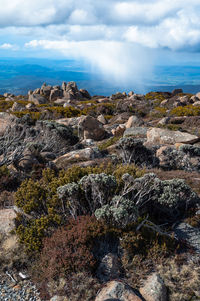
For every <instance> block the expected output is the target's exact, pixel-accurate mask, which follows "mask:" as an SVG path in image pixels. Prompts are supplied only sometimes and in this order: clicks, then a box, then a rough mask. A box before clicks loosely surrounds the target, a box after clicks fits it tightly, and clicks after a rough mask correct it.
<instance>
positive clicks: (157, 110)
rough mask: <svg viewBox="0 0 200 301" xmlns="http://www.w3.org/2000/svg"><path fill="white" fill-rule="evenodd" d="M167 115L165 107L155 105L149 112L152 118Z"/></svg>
mask: <svg viewBox="0 0 200 301" xmlns="http://www.w3.org/2000/svg"><path fill="white" fill-rule="evenodd" d="M165 116H167V109H166V108H162V107H155V108H154V110H153V111H152V112H151V117H154V118H162V117H165Z"/></svg>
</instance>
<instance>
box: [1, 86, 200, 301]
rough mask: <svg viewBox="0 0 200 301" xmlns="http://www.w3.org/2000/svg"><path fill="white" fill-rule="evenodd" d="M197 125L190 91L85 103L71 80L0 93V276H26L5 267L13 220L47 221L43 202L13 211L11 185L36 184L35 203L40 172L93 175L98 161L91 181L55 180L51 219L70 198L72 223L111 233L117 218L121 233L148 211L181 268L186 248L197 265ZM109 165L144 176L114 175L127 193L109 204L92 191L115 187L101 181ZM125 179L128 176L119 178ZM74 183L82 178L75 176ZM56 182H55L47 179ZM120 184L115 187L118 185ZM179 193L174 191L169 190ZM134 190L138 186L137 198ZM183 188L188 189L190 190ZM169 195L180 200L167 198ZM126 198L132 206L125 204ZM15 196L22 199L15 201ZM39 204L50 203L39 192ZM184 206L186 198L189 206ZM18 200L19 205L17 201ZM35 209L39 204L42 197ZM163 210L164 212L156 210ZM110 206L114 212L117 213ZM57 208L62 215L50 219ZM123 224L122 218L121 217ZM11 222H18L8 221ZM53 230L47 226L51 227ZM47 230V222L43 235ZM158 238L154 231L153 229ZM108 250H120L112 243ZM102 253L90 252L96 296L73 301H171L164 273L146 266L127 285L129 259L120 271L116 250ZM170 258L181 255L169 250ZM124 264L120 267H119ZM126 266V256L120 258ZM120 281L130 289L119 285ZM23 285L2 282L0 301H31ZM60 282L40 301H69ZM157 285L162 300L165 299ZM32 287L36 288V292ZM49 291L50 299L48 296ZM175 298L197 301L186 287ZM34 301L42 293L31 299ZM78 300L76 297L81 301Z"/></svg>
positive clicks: (199, 106)
mask: <svg viewBox="0 0 200 301" xmlns="http://www.w3.org/2000/svg"><path fill="white" fill-rule="evenodd" d="M199 125H200V93H197V94H196V95H190V94H185V93H183V91H182V90H180V89H178V90H174V91H173V92H172V93H170V92H166V93H164V92H150V93H148V94H146V95H139V94H135V93H134V92H130V93H128V94H126V93H125V92H123V93H116V94H114V95H111V96H109V97H106V96H98V95H97V96H91V95H90V94H89V92H88V91H86V90H83V89H80V90H79V89H78V87H77V85H76V83H74V82H69V83H63V84H62V86H61V87H60V86H49V85H46V84H43V85H42V87H41V88H38V89H36V90H35V91H29V93H28V95H26V96H15V95H12V94H8V93H5V94H4V95H2V96H0V168H1V171H0V181H1V182H0V184H1V185H2V187H0V206H1V211H0V221H1V224H4V227H1V229H0V230H1V233H2V240H1V246H0V248H1V250H2V251H1V254H4V253H5V255H4V256H3V257H5V258H6V260H5V261H6V268H5V267H4V273H3V275H6V274H5V271H7V272H8V271H9V273H10V271H15V272H13V273H16V270H17V272H19V271H20V268H21V267H22V266H23V268H26V269H27V270H28V267H27V264H24V263H23V264H22V263H20V264H19V267H16V265H17V264H16V262H17V261H22V262H23V260H22V259H16V261H15V263H14V264H13V262H12V260H11V259H12V256H13V251H14V250H15V253H16V252H19V249H18V248H19V246H20V245H19V244H18V239H17V236H16V233H12V231H11V230H13V232H15V229H16V224H17V223H19V224H20V223H21V227H22V226H23V227H26V226H27V225H29V224H31V222H33V221H34V220H38V223H39V218H41V216H42V218H43V219H44V217H45V216H48V218H49V216H50V213H49V212H48V210H49V209H48V210H47V209H46V204H45V205H44V206H43V205H40V204H39V205H38V206H39V209H37V210H39V211H37V210H36V211H34V210H35V209H33V208H34V204H32V205H31V206H32V209H29V208H28V207H26V209H25V207H24V206H25V205H26V204H25V205H24V204H23V205H21V203H20V201H19V200H18V199H17V201H16V200H15V204H14V202H13V194H15V192H16V191H19V189H20V187H22V186H20V185H25V187H27V191H29V189H31V188H28V187H29V186H28V185H29V184H28V182H26V181H29V180H30V181H31V180H32V181H33V182H31V183H32V186H33V185H34V184H33V183H34V182H37V183H40V185H39V186H38V191H39V192H38V193H39V194H38V198H40V196H42V194H43V193H47V192H46V191H45V192H44V191H43V190H42V188H41V191H40V190H39V189H40V187H42V185H43V184H44V181H47V179H46V178H45V180H44V179H43V178H42V177H43V176H42V171H43V170H46V169H48V170H51V171H52V172H53V173H55V174H57V175H58V173H59V172H60V171H61V170H62V172H61V173H63V175H64V172H67V171H69V170H70V168H75V167H76V166H78V168H80V170H84V168H90V169H91V170H95V169H92V168H97V167H99V166H101V164H104V170H102V171H101V173H99V176H96V177H94V175H93V177H92V176H90V173H89V175H87V174H86V175H85V174H83V175H82V176H81V177H80V178H78V180H77V182H73V183H71V182H66V183H65V181H64V180H61V181H60V185H59V188H60V189H61V190H62V189H64V191H65V193H63V194H62V196H61V197H60V200H61V204H62V210H60V209H59V210H58V211H56V213H57V214H58V215H57V216H56V218H58V217H59V216H60V215H61V216H62V218H63V215H62V214H63V212H64V216H65V217H66V216H67V214H69V213H66V212H67V209H66V208H65V206H66V205H64V201H65V200H67V199H69V200H70V201H69V204H68V206H69V208H70V214H72V216H74V217H76V214H77V215H86V214H87V213H88V212H89V211H90V213H91V214H95V216H96V217H99V216H101V219H103V220H104V221H105V223H106V221H108V220H110V221H112V223H113V225H114V226H116V225H117V228H120V227H119V221H118V219H119V220H120V224H121V225H122V224H123V223H124V225H125V226H127V225H128V223H131V222H136V221H137V219H138V218H139V217H140V218H141V217H142V218H143V219H144V221H143V222H142V223H141V225H139V226H138V229H139V227H142V226H143V225H145V218H144V216H149V212H151V211H153V212H154V217H153V219H152V220H150V221H148V222H147V223H146V225H151V226H152V227H154V230H155V229H158V228H155V226H156V227H157V226H159V224H161V221H162V219H164V216H165V218H166V217H168V218H169V220H164V224H165V223H168V225H167V227H166V229H165V230H164V231H163V233H165V232H166V233H167V232H168V230H169V229H170V231H169V232H170V235H172V236H173V235H176V239H177V240H178V241H179V243H183V245H184V246H183V247H182V249H183V250H184V252H182V253H184V256H185V259H184V260H183V262H184V264H186V265H187V262H188V255H187V254H188V253H187V252H189V251H185V250H186V249H187V248H188V249H189V250H192V251H191V252H194V253H195V255H194V257H195V256H197V259H196V261H197V262H198V260H199V259H200V258H199V257H198V256H199V255H198V254H199V243H198V238H197V237H198V234H197V233H199V230H200V229H199V228H200V218H199V216H200V214H199V211H198V210H199V209H200V201H199V194H200V191H199V181H200V177H199V172H200V132H199ZM109 164H111V165H114V166H115V169H117V166H118V164H122V166H133V165H134V166H136V167H137V168H138V169H139V170H140V172H141V170H144V169H145V174H149V176H146V177H145V176H143V175H142V172H141V175H140V177H139V180H135V179H134V178H131V175H129V173H128V172H124V176H125V175H126V177H122V179H123V183H125V187H124V189H125V188H126V189H127V187H128V189H130V187H131V189H132V190H130V191H129V190H128V192H127V191H126V192H125V190H124V191H123V195H121V196H120V199H116V197H117V195H115V196H114V197H113V195H112V196H110V195H109V193H108V194H106V195H105V192H104V193H102V187H103V190H109V189H110V191H112V189H116V187H115V186H117V185H118V184H116V182H115V181H116V179H113V178H111V175H109V176H108V175H107V174H106V172H105V174H103V172H104V171H105V170H106V167H107V166H109ZM81 168H83V169H81ZM127 170H128V169H127ZM152 172H153V174H152ZM170 172H171V174H172V175H173V176H172V177H171V178H170V180H169V178H166V177H167V175H168V174H169V173H170ZM113 174H114V171H113ZM127 174H128V175H129V177H128V178H127ZM160 174H161V175H162V177H163V179H162V181H161V180H160V179H159V175H160ZM177 174H179V178H181V179H184V180H185V182H184V183H185V184H184V183H183V181H182V182H181V181H176V180H173V179H174V178H176V175H177ZM100 175H101V177H100ZM105 175H106V176H105ZM194 175H195V176H194ZM84 176H85V177H86V176H87V177H88V178H84ZM47 177H48V176H47ZM51 177H52V176H49V178H48V181H49V182H51ZM59 177H60V176H57V178H59ZM63 177H64V176H63ZM55 179H56V178H55ZM55 179H54V182H55V181H56V180H55ZM122 179H121V181H122ZM193 179H196V180H193ZM38 181H41V182H38ZM101 181H104V182H103V186H101ZM170 181H171V182H170ZM23 183H24V184H23ZM61 183H62V184H61ZM146 183H148V185H149V183H151V185H152V186H151V185H150V186H148V189H147V186H146V185H147V184H146ZM72 184H73V185H72ZM66 185H68V186H66ZM70 185H71V186H70ZM84 185H85V186H84ZM88 185H90V186H88ZM92 185H93V186H92ZM106 185H107V186H106ZM112 185H113V188H112ZM120 185H122V184H120ZM120 185H119V187H121V186H120ZM126 185H129V186H126ZM130 185H131V186H130ZM185 185H188V186H185ZM30 187H31V185H30ZM88 187H89V188H88ZM94 187H95V189H94ZM119 187H118V189H119ZM138 187H140V188H138ZM141 187H142V188H141ZM188 187H190V188H188ZM180 188H181V191H179V190H180ZM48 189H50V188H48ZM51 189H52V188H51ZM57 189H58V188H57ZM138 189H142V191H143V192H145V196H143V194H141V191H140V190H138ZM190 189H193V190H194V192H192V190H190ZM80 190H81V191H82V192H81V193H82V195H81V197H83V193H85V195H86V198H85V199H84V200H85V202H86V201H88V198H89V197H91V195H92V197H93V201H94V200H95V201H96V202H97V200H98V202H99V203H98V202H97V203H98V205H96V207H95V208H94V210H93V209H92V208H91V207H90V206H89V205H90V203H89V201H88V204H89V205H85V204H84V206H86V207H85V209H84V210H83V209H82V208H81V209H80V206H79V205H77V204H78V201H80V195H78V193H79V191H80ZM55 191H56V190H55V188H53V190H52V191H51V196H52V194H53V198H52V200H54V203H55V202H56V201H58V196H59V193H58V190H57V192H55ZM131 191H133V192H134V193H136V192H137V193H136V195H139V198H140V200H142V203H141V207H142V209H140V210H141V211H139V215H140V216H137V215H136V216H132V212H133V210H134V208H135V207H133V202H135V203H134V206H135V204H137V202H139V200H138V199H137V198H134V197H133V196H130V194H131V193H132V192H131ZM97 192H98V193H97ZM31 193H32V192H31ZM56 193H57V194H56ZM110 193H111V192H110ZM117 193H119V191H118V192H117ZM139 193H140V194H139ZM171 194H172V196H171ZM179 194H180V198H179V200H177V195H179ZM76 195H77V198H76ZM97 195H98V196H97ZM124 195H125V198H124ZM146 195H148V197H149V199H151V200H157V199H158V200H159V202H160V203H159V205H158V204H157V203H155V204H154V205H153V210H152V208H149V207H148V206H145V204H146V203H147V204H149V203H148V202H149V199H148V197H147V198H146ZM166 195H167V196H168V197H167V199H168V200H170V201H171V203H170V205H169V204H167V205H166V203H165V202H166ZM28 197H29V198H30V200H32V199H33V203H34V202H37V200H36V199H34V198H32V197H31V196H30V195H29V196H27V198H28ZM130 197H131V202H132V203H129V202H128V198H130ZM21 198H23V197H22V196H21ZM48 198H49V202H51V201H52V200H51V199H50V196H49V195H48ZM15 199H16V197H15ZM105 200H109V203H108V204H107V203H106V201H105ZM133 200H134V201H133ZM184 200H186V201H184ZM190 200H192V202H191V203H190ZM16 202H18V203H16ZM26 202H27V203H28V202H29V199H27V200H26V199H25V203H26ZM41 202H43V201H42V198H41ZM162 202H163V203H162ZM176 202H177V203H176ZM178 202H180V203H178ZM181 202H182V203H181ZM184 202H185V203H184ZM16 204H20V205H18V207H19V208H17V207H13V206H14V205H16ZM174 204H175V205H174ZM180 204H181V205H180ZM52 206H54V205H52ZM70 206H71V207H70ZM106 206H107V207H106ZM165 206H168V207H167V208H165ZM173 206H174V207H173ZM66 207H67V206H66ZM116 208H117V209H120V210H121V211H120V214H119V213H118V211H116ZM138 208H139V207H138ZM8 210H9V212H10V213H9V214H10V215H9V216H8ZM20 210H21V211H20ZM56 210H57V209H56ZM81 210H82V211H81ZM92 210H93V211H92ZM61 211H62V213H60V212H61ZM85 212H86V213H85ZM127 212H128V213H127ZM163 212H164V215H163ZM59 214H60V215H59ZM126 215H127V216H126ZM19 217H20V218H19ZM22 217H23V218H22ZM125 217H126V221H124V220H123V219H125ZM155 218H157V219H158V220H159V222H158V225H157V224H156V225H154V224H153V222H152V221H154V220H155ZM170 218H171V220H170ZM16 219H18V221H17V222H16ZM97 219H98V218H97ZM64 220H65V219H64ZM51 222H52V221H51ZM62 222H63V221H62ZM43 223H44V224H45V223H46V224H47V221H43ZM53 223H56V222H55V220H54V221H53ZM53 223H52V224H51V228H50V229H51V231H52V227H53V226H52V225H53ZM148 223H150V224H148ZM46 224H45V225H46ZM6 225H7V226H6ZM125 226H124V227H125ZM56 227H57V226H56ZM10 231H11V233H12V234H11V233H10ZM48 231H49V232H48V235H47V236H49V235H50V234H49V233H50V232H51V231H50V230H49V229H48ZM120 231H121V230H120ZM123 231H124V230H123ZM137 231H139V230H137ZM159 231H160V233H161V232H162V231H161V229H160V228H159ZM180 232H181V233H180ZM166 233H165V234H166ZM192 233H194V235H193V234H192ZM12 235H15V236H12ZM123 235H124V234H123ZM191 236H192V237H191ZM10 237H11V238H10ZM193 238H194V239H195V243H194V240H193ZM9 239H10V240H11V241H15V245H14V246H13V245H12V244H5V242H6V241H7V242H9ZM102 248H103V250H104V251H105V249H106V248H108V249H109V248H110V246H109V247H108V246H107V245H104V247H102ZM118 248H119V249H120V248H122V247H119V246H118ZM104 251H103V253H102V254H101V256H100V255H98V256H100V257H98V256H97V255H96V256H97V257H98V267H97V268H96V272H95V273H96V274H95V279H96V277H97V279H98V281H99V284H98V285H97V286H98V288H100V290H99V292H98V293H97V291H98V290H96V293H95V294H96V295H95V296H94V294H93V295H92V297H82V298H83V299H82V300H88V301H89V300H95V301H103V300H108V299H109V300H110V299H113V300H114V299H115V300H120V301H126V300H133V301H134V300H138V301H139V300H146V301H157V300H160V301H167V300H170V301H171V300H173V298H174V297H172V296H173V293H174V292H173V288H171V287H172V285H171V284H169V283H167V281H166V278H165V277H164V276H163V279H162V277H161V275H160V274H159V269H157V270H156V266H154V268H153V269H150V270H149V271H148V273H147V274H146V275H145V277H144V278H143V279H142V280H143V281H144V283H143V284H142V283H139V284H137V286H136V287H134V282H131V280H130V277H128V274H130V271H129V270H128V267H127V266H128V265H130V262H129V263H127V262H126V264H125V263H124V262H123V260H125V259H124V258H125V257H124V255H123V256H122V253H123V254H124V252H125V249H123V248H122V249H120V250H117V251H116V250H115V248H114V247H113V246H112V248H111V249H109V250H107V252H106V254H104V253H105V252H104ZM94 253H95V252H94ZM97 253H98V252H97ZM179 253H181V252H180V251H179ZM135 255H137V254H135ZM135 255H134V256H135ZM177 256H179V254H178V255H177ZM127 258H128V257H127ZM127 258H126V260H128V259H127ZM134 258H135V257H134ZM195 258H196V257H195ZM129 260H131V259H130V258H129ZM132 260H133V258H132ZM8 267H9V268H8ZM29 268H30V267H29ZM124 270H125V271H124ZM150 271H151V272H150ZM93 276H94V273H93ZM131 277H132V276H131ZM7 278H8V277H7ZM141 278H142V277H141ZM144 279H145V280H144ZM95 281H96V280H95ZM127 282H129V283H131V285H128V284H127ZM196 282H197V283H196V285H197V286H198V285H199V284H200V273H199V271H198V273H197V276H196ZM24 283H25V284H24V285H22V288H21V284H22V283H21V280H18V281H16V284H15V285H16V286H17V291H18V293H16V290H15V288H14V290H13V288H12V287H10V284H8V279H7V280H3V281H0V290H1V292H0V300H1V297H2V298H3V297H4V299H2V300H18V299H17V298H20V296H21V299H20V300H39V299H37V296H38V291H37V290H36V288H34V287H33V286H32V284H31V283H29V284H28V281H27V282H26V281H25V282H24ZM67 283H68V282H67V279H65V281H64V285H63V288H62V289H61V290H59V289H58V288H57V289H55V288H54V289H50V288H49V289H47V287H46V291H47V290H48V293H47V295H48V297H46V299H44V300H51V301H61V300H63V301H64V300H78V299H76V297H75V295H73V296H74V297H72V296H71V297H70V296H69V294H68V293H67V292H68V290H69V288H66V287H67V285H68V284H67ZM167 284H168V286H167ZM18 285H19V286H20V288H19V287H18ZM26 285H27V286H28V287H29V288H28V292H27V291H26V289H25V286H26ZM170 285H171V286H170ZM50 286H51V285H50V284H49V287H50ZM14 287H15V286H14ZM166 287H167V289H168V290H170V293H167V289H166ZM169 287H170V289H169ZM39 289H40V290H42V289H41V287H40V288H39ZM87 289H89V288H87ZM85 290H86V289H85ZM60 291H61V292H60ZM56 292H58V293H59V292H60V293H59V294H56ZM62 292H65V294H63V293H62ZM82 294H83V293H82ZM184 294H185V295H184ZM184 294H182V295H181V294H179V296H178V297H176V298H177V299H174V300H173V301H176V300H177V301H178V300H187V298H189V297H188V296H189V295H190V297H191V298H193V299H190V300H198V299H197V298H199V292H198V291H197V290H196V288H195V289H193V290H192V291H190V293H189V295H187V294H186V293H184ZM83 295H84V294H83ZM43 296H44V291H43V295H42V297H41V298H43ZM80 296H81V293H80ZM80 296H79V298H81V297H80ZM180 296H182V297H180ZM5 298H7V299H5ZM9 298H10V299H9ZM22 298H24V299H22ZM27 298H29V299H27ZM73 298H74V299H73ZM77 298H78V297H77ZM178 298H182V299H178ZM184 298H185V299H184ZM195 298H196V299H195ZM188 300H189V299H188Z"/></svg>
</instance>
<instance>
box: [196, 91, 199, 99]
mask: <svg viewBox="0 0 200 301" xmlns="http://www.w3.org/2000/svg"><path fill="white" fill-rule="evenodd" d="M196 98H198V100H200V92H198V93H197V94H196Z"/></svg>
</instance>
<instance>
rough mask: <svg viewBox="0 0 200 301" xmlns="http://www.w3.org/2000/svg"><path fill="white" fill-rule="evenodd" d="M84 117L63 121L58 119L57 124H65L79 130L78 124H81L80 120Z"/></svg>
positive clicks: (64, 119)
mask: <svg viewBox="0 0 200 301" xmlns="http://www.w3.org/2000/svg"><path fill="white" fill-rule="evenodd" d="M83 117H84V116H80V117H71V118H61V119H57V120H56V122H57V123H60V124H63V125H67V126H71V127H73V128H78V124H79V122H80V120H81V119H82V118H83Z"/></svg>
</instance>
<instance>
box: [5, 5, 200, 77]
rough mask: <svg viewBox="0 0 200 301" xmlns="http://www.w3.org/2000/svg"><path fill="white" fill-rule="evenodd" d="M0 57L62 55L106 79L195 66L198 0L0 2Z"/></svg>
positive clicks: (199, 59) (199, 48)
mask: <svg viewBox="0 0 200 301" xmlns="http://www.w3.org/2000/svg"><path fill="white" fill-rule="evenodd" d="M0 4H1V10H0V57H43V58H57V59H59V58H62V59H63V58H67V59H73V60H77V61H79V62H84V63H85V64H86V65H87V66H88V69H90V70H92V71H94V70H95V71H97V72H99V73H102V74H103V76H104V77H105V78H108V79H109V78H112V80H119V81H127V80H128V79H130V78H131V79H134V80H135V81H141V80H145V78H148V77H151V74H152V73H153V70H154V67H155V66H156V65H187V64H189V65H194V66H195V65H200V55H199V52H200V22H199V16H200V1H199V0H173V1H172V0H143V1H141V0H140V1H139V0H138V1H136V0H135V1H118V0H34V1H33V0H12V1H8V0H0Z"/></svg>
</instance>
